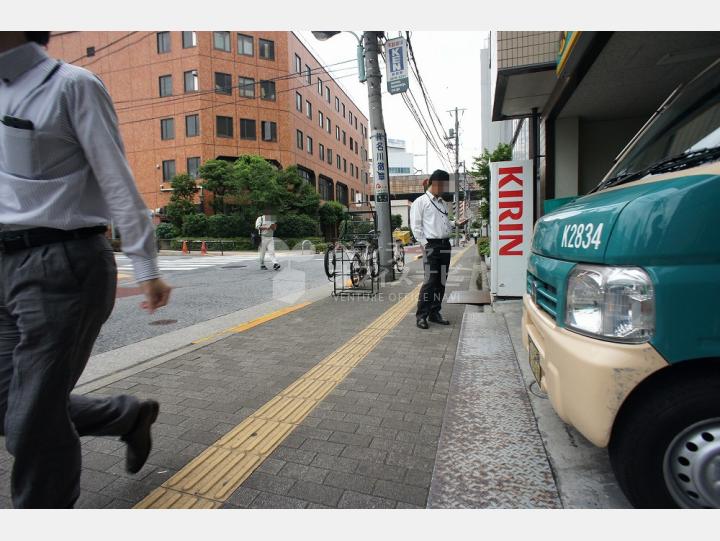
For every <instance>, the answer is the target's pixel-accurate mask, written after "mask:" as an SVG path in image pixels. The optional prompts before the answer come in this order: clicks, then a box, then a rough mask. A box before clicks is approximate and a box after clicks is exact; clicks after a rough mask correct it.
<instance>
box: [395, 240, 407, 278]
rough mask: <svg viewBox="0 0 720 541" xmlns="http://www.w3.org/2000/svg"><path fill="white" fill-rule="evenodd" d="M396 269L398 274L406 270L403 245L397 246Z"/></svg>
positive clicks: (398, 244)
mask: <svg viewBox="0 0 720 541" xmlns="http://www.w3.org/2000/svg"><path fill="white" fill-rule="evenodd" d="M394 255H395V267H396V268H397V270H398V272H402V271H403V269H404V268H405V248H404V247H403V245H402V244H400V243H397V244H396V245H395V254H394Z"/></svg>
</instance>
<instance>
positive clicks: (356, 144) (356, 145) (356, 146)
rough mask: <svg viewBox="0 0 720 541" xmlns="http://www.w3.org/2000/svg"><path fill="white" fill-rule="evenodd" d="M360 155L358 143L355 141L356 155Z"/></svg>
mask: <svg viewBox="0 0 720 541" xmlns="http://www.w3.org/2000/svg"><path fill="white" fill-rule="evenodd" d="M357 153H358V142H357V141H355V155H356V156H357Z"/></svg>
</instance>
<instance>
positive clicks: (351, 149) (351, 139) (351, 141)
mask: <svg viewBox="0 0 720 541" xmlns="http://www.w3.org/2000/svg"><path fill="white" fill-rule="evenodd" d="M353 150H355V141H353V138H352V137H351V138H350V152H352V151H353Z"/></svg>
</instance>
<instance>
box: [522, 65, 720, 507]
mask: <svg viewBox="0 0 720 541" xmlns="http://www.w3.org/2000/svg"><path fill="white" fill-rule="evenodd" d="M523 328H524V329H523V330H524V332H523V340H524V344H525V347H526V348H527V350H528V354H529V361H530V366H531V368H532V370H533V374H534V375H535V378H536V379H537V381H538V383H539V384H540V386H541V388H542V389H543V390H544V391H545V392H547V394H548V396H549V399H550V401H551V403H552V406H553V408H554V409H555V411H556V412H557V413H558V415H559V416H560V417H561V418H562V419H563V420H564V421H565V422H567V423H568V424H570V425H572V426H574V427H575V428H576V429H577V430H578V431H579V432H580V433H582V434H583V435H584V436H585V437H586V438H587V439H588V440H589V441H591V442H592V443H593V444H595V445H597V446H601V447H607V448H608V452H609V456H610V462H611V465H612V468H613V470H614V472H615V475H616V477H617V480H618V482H619V484H620V487H621V488H622V490H623V492H624V493H625V495H626V496H627V497H628V499H629V501H630V502H631V503H632V504H633V505H634V506H636V507H651V508H666V507H684V508H718V507H720V59H718V60H717V61H716V62H714V63H713V64H711V65H710V66H709V67H708V68H707V69H706V70H704V71H703V72H702V73H701V74H699V75H698V76H697V77H695V78H694V79H693V80H691V81H690V82H688V83H687V84H685V85H683V86H681V87H680V88H678V89H677V90H675V92H673V93H672V94H671V96H670V97H669V98H668V99H667V100H666V101H665V103H664V104H663V105H662V106H661V108H660V109H659V110H658V111H657V112H656V113H655V114H654V115H653V117H652V118H651V119H650V120H649V121H648V122H647V123H646V124H645V126H644V127H643V128H642V129H641V130H640V132H639V133H638V134H637V135H636V136H635V137H634V138H633V140H632V141H631V142H630V143H629V144H628V146H627V147H626V148H625V149H624V150H623V152H622V153H621V154H620V155H619V156H618V158H617V160H616V161H615V165H614V166H613V167H612V169H611V170H610V171H609V172H608V174H607V175H606V176H605V178H604V179H603V180H602V181H601V182H600V184H599V185H598V186H597V187H596V188H595V189H594V190H593V191H592V192H591V193H590V194H588V195H586V196H583V197H580V198H578V199H576V200H575V201H573V202H571V203H569V204H567V205H564V206H562V207H560V208H559V209H557V210H555V211H554V212H552V213H550V214H547V215H545V216H543V217H542V218H541V219H540V220H539V221H538V222H537V224H536V226H535V232H534V234H533V241H532V253H531V254H530V257H529V260H528V271H527V292H526V294H525V296H524V299H523Z"/></svg>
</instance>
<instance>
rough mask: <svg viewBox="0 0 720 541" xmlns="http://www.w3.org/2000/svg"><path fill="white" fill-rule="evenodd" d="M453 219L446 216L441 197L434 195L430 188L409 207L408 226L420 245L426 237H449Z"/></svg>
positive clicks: (423, 243) (446, 212)
mask: <svg viewBox="0 0 720 541" xmlns="http://www.w3.org/2000/svg"><path fill="white" fill-rule="evenodd" d="M453 227H455V220H451V219H450V218H449V217H448V210H447V206H446V205H445V201H443V198H442V197H440V196H438V197H435V196H434V195H433V194H432V193H430V190H428V191H427V192H425V193H424V194H423V195H421V196H420V197H418V198H417V199H416V200H415V201H413V204H412V206H411V207H410V228H411V229H412V232H413V235H414V236H415V238H416V239H417V240H418V242H420V244H421V245H423V246H424V245H425V244H426V243H427V239H449V238H450V234H451V233H452V228H453Z"/></svg>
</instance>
